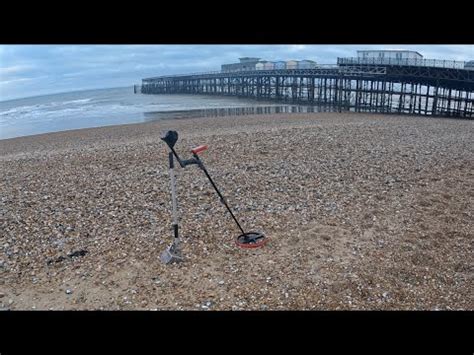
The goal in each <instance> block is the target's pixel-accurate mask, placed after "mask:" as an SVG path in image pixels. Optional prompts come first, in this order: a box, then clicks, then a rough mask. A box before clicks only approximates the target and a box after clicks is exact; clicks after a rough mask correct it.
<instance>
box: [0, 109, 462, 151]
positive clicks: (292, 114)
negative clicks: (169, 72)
mask: <svg viewBox="0 0 474 355" xmlns="http://www.w3.org/2000/svg"><path fill="white" fill-rule="evenodd" d="M287 106H293V105H287ZM294 106H304V105H294ZM243 108H244V109H246V108H248V107H243ZM255 108H256V107H255ZM229 109H233V108H225V110H229ZM236 109H242V108H240V107H239V108H236ZM205 110H221V109H192V110H179V111H170V112H171V113H181V112H184V113H187V112H194V111H205ZM167 112H168V111H157V112H151V113H149V114H150V115H152V114H160V115H164V114H166V113H167ZM316 114H317V115H320V114H337V115H369V116H379V117H391V116H397V117H406V118H414V119H416V118H419V119H426V120H460V121H470V119H466V118H460V117H450V116H435V117H429V116H419V115H409V114H403V115H399V114H397V113H389V112H387V113H383V114H381V113H376V112H351V111H347V112H335V111H318V112H277V113H258V114H251V113H250V114H239V115H227V114H226V115H222V116H218V115H216V116H214V115H213V116H192V117H170V118H164V117H160V118H157V119H149V120H146V121H144V122H131V123H118V124H111V125H105V126H94V127H84V128H73V129H67V130H62V131H53V132H44V133H38V134H30V135H26V136H18V137H11V138H2V139H0V143H2V142H5V141H10V142H11V141H14V140H17V139H34V138H35V137H38V138H39V137H42V136H46V135H51V134H53V135H54V134H62V133H68V132H71V133H73V132H76V131H87V130H94V129H105V128H116V127H126V126H135V125H146V124H153V123H155V122H157V121H167V120H193V119H197V120H201V119H206V118H218V119H219V118H238V117H242V116H272V115H279V116H281V115H287V116H288V115H290V116H294V115H316Z"/></svg>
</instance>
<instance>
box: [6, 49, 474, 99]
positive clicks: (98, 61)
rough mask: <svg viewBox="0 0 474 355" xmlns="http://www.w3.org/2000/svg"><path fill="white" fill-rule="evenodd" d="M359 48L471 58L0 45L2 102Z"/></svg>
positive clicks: (473, 55)
mask: <svg viewBox="0 0 474 355" xmlns="http://www.w3.org/2000/svg"><path fill="white" fill-rule="evenodd" d="M358 49H411V50H417V51H418V52H420V53H421V54H422V55H423V56H424V57H425V58H428V59H449V60H460V61H465V60H473V59H474V46H473V45H389V46H387V45H375V46H374V45H0V101H4V100H10V99H14V98H20V97H28V96H36V95H45V94H51V93H57V92H65V91H75V90H86V89H98V88H108V87H120V86H132V85H133V84H138V83H140V80H141V79H142V78H144V77H149V76H157V75H162V74H178V73H189V72H201V71H212V70H219V69H220V65H221V64H222V63H233V62H237V61H238V58H239V57H247V56H248V57H254V56H255V57H260V58H262V59H266V60H289V59H296V60H300V59H311V60H315V61H316V62H318V63H320V64H335V63H336V60H337V57H352V56H356V50H358Z"/></svg>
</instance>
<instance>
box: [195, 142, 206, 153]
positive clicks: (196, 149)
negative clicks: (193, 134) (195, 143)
mask: <svg viewBox="0 0 474 355" xmlns="http://www.w3.org/2000/svg"><path fill="white" fill-rule="evenodd" d="M206 149H207V145H205V144H204V145H200V146H199V147H196V148H194V149H191V152H192V153H193V154H198V153H200V152H202V151H204V150H206Z"/></svg>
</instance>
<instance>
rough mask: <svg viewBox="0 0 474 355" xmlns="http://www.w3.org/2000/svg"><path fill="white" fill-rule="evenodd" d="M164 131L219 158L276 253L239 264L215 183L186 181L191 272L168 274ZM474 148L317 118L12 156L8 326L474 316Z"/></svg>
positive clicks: (234, 194) (219, 179) (228, 187)
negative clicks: (346, 312) (34, 317)
mask: <svg viewBox="0 0 474 355" xmlns="http://www.w3.org/2000/svg"><path fill="white" fill-rule="evenodd" d="M416 118H420V119H416ZM167 129H176V130H177V131H178V132H179V135H180V138H179V140H178V143H177V145H176V148H177V150H178V152H179V153H180V155H182V156H183V158H188V157H189V154H190V153H189V149H190V148H192V147H194V146H197V145H200V144H208V145H209V150H208V151H206V152H205V153H204V154H203V156H202V158H203V161H204V163H205V164H206V168H207V169H208V170H209V173H210V174H211V176H212V177H213V179H214V180H215V182H216V184H217V186H218V187H219V188H220V189H221V190H222V193H223V195H224V196H225V197H226V199H227V200H228V202H229V205H230V206H231V208H232V209H233V211H234V212H235V214H236V216H237V218H238V219H239V220H240V221H241V222H242V224H243V225H244V226H245V229H249V230H262V231H264V232H265V233H266V234H267V236H268V237H269V242H268V244H267V245H266V246H265V247H263V248H261V249H256V250H252V251H248V250H243V249H238V248H235V244H234V239H235V237H236V235H237V234H238V233H237V231H236V228H235V225H233V224H232V221H231V220H230V218H229V216H228V215H227V214H226V212H225V210H224V208H223V207H222V205H221V204H220V203H219V201H218V199H217V198H216V196H215V193H214V192H213V190H212V187H211V186H210V185H209V183H208V181H207V180H206V179H205V177H203V176H202V173H200V171H199V170H198V169H194V168H192V167H189V168H186V169H175V170H177V171H176V174H177V179H178V208H179V214H180V228H181V231H182V236H183V255H184V256H185V262H184V263H181V264H176V265H172V266H166V265H163V264H161V263H160V261H159V254H160V252H161V251H162V250H163V249H164V248H165V247H166V246H167V245H168V244H169V243H170V242H171V239H172V235H171V229H170V226H171V216H170V206H169V204H170V202H169V198H170V197H169V193H170V192H169V181H168V179H169V177H168V169H167V159H166V157H167V152H166V148H165V146H164V144H163V143H162V141H161V140H160V133H161V131H162V130H167ZM473 134H474V126H472V122H469V120H463V119H454V120H453V119H444V118H441V119H436V120H434V119H433V118H428V117H420V116H405V115H403V116H396V115H380V114H363V113H356V114H355V113H309V114H308V113H304V114H286V115H285V114H278V115H275V114H273V115H254V116H251V115H249V116H234V117H231V116H225V117H213V118H209V117H207V118H206V117H205V118H190V119H179V120H176V119H169V120H159V121H153V122H145V123H134V124H124V125H115V126H105V127H97V128H85V129H79V130H70V131H62V132H52V133H46V134H41V135H34V136H25V137H17V138H11V139H8V140H0V169H1V170H2V172H3V174H2V175H1V176H0V191H2V195H1V198H0V207H1V210H2V211H3V214H2V216H1V218H0V229H2V230H3V231H4V232H3V234H2V235H1V241H0V247H1V248H2V249H1V251H0V267H1V268H2V272H3V275H4V276H3V279H4V283H3V284H0V294H2V295H3V296H2V297H0V309H32V308H33V307H34V309H200V310H205V309H215V310H237V309H245V310H248V309H253V310H260V309H268V310H282V309H288V310H300V309H325V310H326V309H327V310H336V309H360V310H366V309H369V310H376V309H382V310H393V309H406V310H433V309H467V310H472V309H474V304H473V303H472V298H471V291H470V290H471V286H470V277H471V276H470V275H472V268H471V266H470V265H471V264H472V260H473V259H472V252H470V247H471V243H472V238H473V236H474V235H473V231H472V226H471V218H472V216H471V214H470V212H469V211H470V210H471V209H472V198H473V197H474V191H473V188H472V186H474V175H473V173H472V171H473V163H472V162H473V161H474V148H473V147H472V136H473ZM82 250H84V251H86V252H87V253H84V254H83V255H82V254H80V256H78V257H74V258H69V257H68V256H67V255H68V254H69V253H71V252H77V251H82ZM61 257H63V259H61ZM51 260H53V261H54V260H60V261H58V262H50V261H51ZM249 265H251V266H252V267H249ZM10 301H11V302H10Z"/></svg>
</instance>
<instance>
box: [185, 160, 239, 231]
mask: <svg viewBox="0 0 474 355" xmlns="http://www.w3.org/2000/svg"><path fill="white" fill-rule="evenodd" d="M194 158H195V159H196V160H197V161H198V162H199V163H198V165H199V167H200V168H201V169H202V171H204V174H206V176H207V178H208V179H209V181H210V182H211V184H212V186H213V187H214V190H216V192H217V194H218V195H219V197H220V199H221V201H222V203H223V204H224V205H225V207H226V208H227V211H229V213H230V215H231V216H232V218H233V219H234V221H235V223H237V226H239V229H240V230H241V232H242V234H245V232H244V230H243V229H242V227H241V226H240V223H239V221H237V218H235V216H234V214H233V213H232V210H231V209H230V208H229V206H228V205H227V202H226V201H225V199H224V197H223V196H222V194H221V193H220V191H219V189H218V188H217V186H216V184H215V183H214V181H213V180H212V178H211V176H210V175H209V173H208V172H207V170H206V168H205V167H204V164H203V163H202V161H201V159H199V156H198V155H197V154H194Z"/></svg>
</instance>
